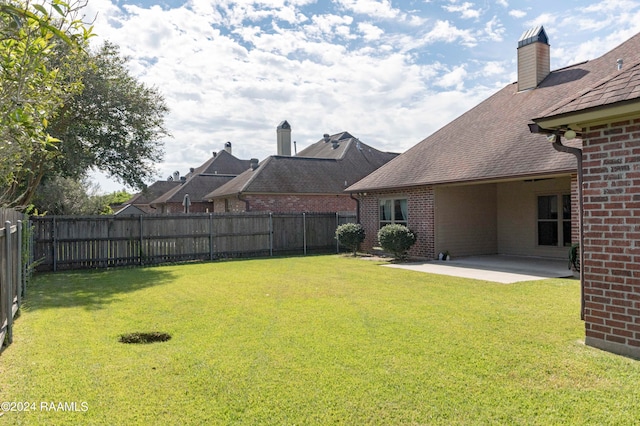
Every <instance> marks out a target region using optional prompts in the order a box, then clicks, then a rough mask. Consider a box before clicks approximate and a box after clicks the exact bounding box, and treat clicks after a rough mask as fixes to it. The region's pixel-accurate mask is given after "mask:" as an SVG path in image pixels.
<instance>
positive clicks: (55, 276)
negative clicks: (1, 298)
mask: <svg viewBox="0 0 640 426" xmlns="http://www.w3.org/2000/svg"><path fill="white" fill-rule="evenodd" d="M172 279H173V274H172V273H171V272H167V271H163V270H160V269H150V268H132V269H113V270H103V271H82V272H57V273H47V274H38V275H36V276H35V277H34V278H33V279H32V281H31V283H29V285H28V287H27V297H26V298H25V304H24V307H25V309H28V310H36V309H48V308H70V307H78V306H81V307H84V308H85V309H87V310H94V309H102V308H103V307H104V306H105V305H107V304H109V303H112V302H113V301H114V300H116V299H117V297H118V295H120V294H125V293H130V292H133V291H136V290H141V289H144V288H147V287H152V286H157V285H163V284H165V283H168V282H171V280H172Z"/></svg>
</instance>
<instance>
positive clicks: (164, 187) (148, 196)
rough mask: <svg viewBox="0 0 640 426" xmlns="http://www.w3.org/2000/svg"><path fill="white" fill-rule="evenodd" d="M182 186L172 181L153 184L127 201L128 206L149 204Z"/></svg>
mask: <svg viewBox="0 0 640 426" xmlns="http://www.w3.org/2000/svg"><path fill="white" fill-rule="evenodd" d="M177 186H180V182H174V181H170V180H159V181H157V182H154V183H152V184H151V185H149V186H148V187H146V188H145V189H143V190H142V191H141V192H139V193H137V194H136V195H134V196H133V197H131V198H130V199H129V201H127V204H133V205H142V204H149V203H150V202H151V201H153V200H154V199H156V198H158V197H159V196H160V195H162V194H164V193H165V192H167V191H170V190H171V189H173V188H175V187H177Z"/></svg>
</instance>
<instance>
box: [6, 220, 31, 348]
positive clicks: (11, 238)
mask: <svg viewBox="0 0 640 426" xmlns="http://www.w3.org/2000/svg"><path fill="white" fill-rule="evenodd" d="M20 219H22V214H21V213H19V212H17V211H14V210H10V209H0V221H1V222H0V324H2V327H1V328H0V346H2V347H4V346H5V345H8V344H10V343H11V342H12V341H13V318H14V317H15V315H16V313H17V312H18V309H20V305H21V304H22V298H23V297H24V296H25V292H26V273H25V270H24V263H23V257H22V254H23V250H22V221H21V220H20Z"/></svg>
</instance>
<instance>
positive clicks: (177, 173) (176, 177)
mask: <svg viewBox="0 0 640 426" xmlns="http://www.w3.org/2000/svg"><path fill="white" fill-rule="evenodd" d="M173 180H174V181H176V182H177V181H179V180H180V172H179V171H177V170H176V171H175V172H173Z"/></svg>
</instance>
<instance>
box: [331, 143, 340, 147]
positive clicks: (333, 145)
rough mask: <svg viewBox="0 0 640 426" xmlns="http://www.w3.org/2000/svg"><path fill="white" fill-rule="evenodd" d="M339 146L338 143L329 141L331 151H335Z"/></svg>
mask: <svg viewBox="0 0 640 426" xmlns="http://www.w3.org/2000/svg"><path fill="white" fill-rule="evenodd" d="M339 146H340V144H339V143H338V141H331V149H337V148H338V147H339Z"/></svg>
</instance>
